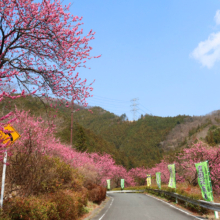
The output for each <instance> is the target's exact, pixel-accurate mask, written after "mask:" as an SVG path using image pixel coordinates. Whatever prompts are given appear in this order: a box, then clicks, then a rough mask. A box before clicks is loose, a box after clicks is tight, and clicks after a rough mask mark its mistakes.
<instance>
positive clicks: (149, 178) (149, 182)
mask: <svg viewBox="0 0 220 220" xmlns="http://www.w3.org/2000/svg"><path fill="white" fill-rule="evenodd" d="M147 186H151V175H150V174H147Z"/></svg>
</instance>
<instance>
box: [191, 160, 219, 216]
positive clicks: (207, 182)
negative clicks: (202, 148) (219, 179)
mask: <svg viewBox="0 0 220 220" xmlns="http://www.w3.org/2000/svg"><path fill="white" fill-rule="evenodd" d="M195 166H196V170H197V173H198V183H199V186H200V189H201V192H202V197H203V198H204V199H205V200H206V201H208V202H214V198H213V193H212V183H211V178H210V172H209V163H208V161H204V162H200V163H196V164H195ZM215 218H216V219H219V216H218V212H217V211H215Z"/></svg>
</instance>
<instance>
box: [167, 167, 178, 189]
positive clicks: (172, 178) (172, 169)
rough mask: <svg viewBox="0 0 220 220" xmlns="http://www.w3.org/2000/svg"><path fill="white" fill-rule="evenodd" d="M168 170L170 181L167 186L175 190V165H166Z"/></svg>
mask: <svg viewBox="0 0 220 220" xmlns="http://www.w3.org/2000/svg"><path fill="white" fill-rule="evenodd" d="M168 169H169V171H170V180H169V184H168V186H169V187H171V188H176V172H175V164H170V165H168Z"/></svg>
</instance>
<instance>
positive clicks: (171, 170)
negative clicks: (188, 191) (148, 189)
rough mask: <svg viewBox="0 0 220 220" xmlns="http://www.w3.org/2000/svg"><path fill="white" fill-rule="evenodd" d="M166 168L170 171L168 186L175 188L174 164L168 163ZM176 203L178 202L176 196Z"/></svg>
mask: <svg viewBox="0 0 220 220" xmlns="http://www.w3.org/2000/svg"><path fill="white" fill-rule="evenodd" d="M168 170H169V171H170V180H169V184H168V186H169V187H171V188H175V190H176V171H175V164H170V165H168ZM176 203H178V201H177V198H176Z"/></svg>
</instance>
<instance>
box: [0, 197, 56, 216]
mask: <svg viewBox="0 0 220 220" xmlns="http://www.w3.org/2000/svg"><path fill="white" fill-rule="evenodd" d="M1 217H2V218H3V219H7V218H8V219H13V220H20V219H22V220H29V219H33V220H50V219H54V220H59V219H60V217H59V213H58V211H57V204H56V203H55V202H48V201H45V200H43V199H40V198H36V197H29V198H21V197H20V198H15V199H13V200H8V201H6V202H5V203H4V212H3V213H2V216H1Z"/></svg>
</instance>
